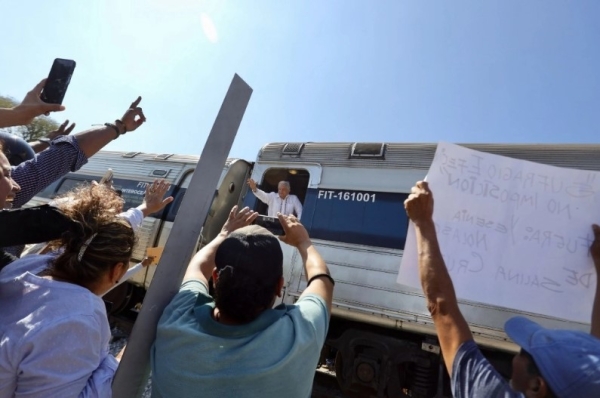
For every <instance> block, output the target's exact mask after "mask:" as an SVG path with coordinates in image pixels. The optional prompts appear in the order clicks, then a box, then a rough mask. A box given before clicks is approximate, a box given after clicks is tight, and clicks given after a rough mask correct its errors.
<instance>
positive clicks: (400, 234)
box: [302, 189, 408, 249]
mask: <svg viewBox="0 0 600 398" xmlns="http://www.w3.org/2000/svg"><path fill="white" fill-rule="evenodd" d="M406 198H408V194H404V193H391V192H371V191H354V190H338V189H332V190H327V189H308V191H307V195H306V201H305V204H304V210H303V213H302V224H304V226H305V227H306V229H307V230H308V232H309V234H310V236H311V237H312V238H315V239H323V240H330V241H335V242H344V243H353V244H359V245H367V246H377V247H386V248H391V249H404V244H405V242H406V232H407V229H408V217H407V216H406V211H405V210H404V201H405V200H406Z"/></svg>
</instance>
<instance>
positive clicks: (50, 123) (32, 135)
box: [0, 95, 59, 141]
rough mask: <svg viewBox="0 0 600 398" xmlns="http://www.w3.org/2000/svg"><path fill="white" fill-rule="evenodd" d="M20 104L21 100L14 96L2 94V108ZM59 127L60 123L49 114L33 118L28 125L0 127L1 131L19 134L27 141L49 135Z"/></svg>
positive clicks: (0, 106)
mask: <svg viewBox="0 0 600 398" xmlns="http://www.w3.org/2000/svg"><path fill="white" fill-rule="evenodd" d="M18 104H19V102H18V101H16V100H15V99H14V98H11V97H5V96H1V95H0V108H13V107H15V106H17V105H18ZM58 127H59V125H58V123H57V122H56V121H55V120H54V119H52V118H50V117H48V116H40V117H36V118H35V119H33V121H32V122H31V123H29V124H28V125H26V126H17V127H8V128H3V129H0V131H4V132H8V133H11V134H15V135H18V136H19V137H22V138H23V139H24V140H25V141H34V140H36V139H38V138H41V137H44V136H46V135H48V133H50V132H51V131H55V130H58Z"/></svg>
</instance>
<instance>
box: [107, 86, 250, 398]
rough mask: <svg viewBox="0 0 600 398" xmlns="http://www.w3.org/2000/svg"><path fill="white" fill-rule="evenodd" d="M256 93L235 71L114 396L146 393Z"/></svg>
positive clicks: (126, 397) (115, 384)
mask: <svg viewBox="0 0 600 398" xmlns="http://www.w3.org/2000/svg"><path fill="white" fill-rule="evenodd" d="M251 95H252V88H251V87H250V86H248V84H246V82H244V80H242V78H240V77H239V76H238V75H237V74H236V75H234V77H233V80H232V82H231V85H230V86H229V90H228V91H227V94H226V95H225V100H224V101H223V104H222V105H221V109H220V110H219V114H218V115H217V118H216V120H215V123H214V124H213V127H212V129H211V131H210V135H209V136H208V139H207V140H206V144H205V145H204V148H203V150H202V155H201V156H200V161H199V162H198V165H197V167H196V169H195V171H194V175H193V176H192V180H191V181H190V186H189V188H188V189H187V192H186V194H185V196H184V198H183V202H182V203H181V207H180V208H179V211H178V212H177V217H176V218H175V223H174V224H173V229H172V230H171V234H170V235H169V239H168V240H167V244H166V245H165V250H164V252H163V255H162V256H161V259H160V263H159V264H158V266H157V269H156V273H155V274H154V278H153V279H152V284H151V285H150V288H149V289H148V292H147V293H146V297H145V298H144V303H143V305H142V310H141V311H140V313H139V315H138V317H137V320H136V322H135V324H134V326H133V330H132V332H131V335H130V336H129V340H128V342H127V347H126V348H125V352H124V354H123V359H122V360H121V363H120V365H119V368H118V369H117V373H116V375H115V378H114V381H113V386H112V387H113V397H114V398H132V397H140V396H141V395H142V393H143V391H144V387H145V386H146V383H147V380H148V376H149V373H150V349H151V347H152V344H153V342H154V339H155V338H156V326H157V324H158V320H159V318H160V316H161V315H162V313H163V310H164V309H165V307H166V306H167V305H168V304H169V302H170V301H171V299H172V298H173V296H175V294H176V293H177V291H178V290H179V286H180V285H181V281H182V280H183V275H184V274H185V270H186V268H187V266H188V263H189V262H190V260H191V257H192V254H193V252H194V250H195V249H196V245H197V243H198V238H199V236H200V231H201V229H202V225H203V224H204V222H205V220H206V218H207V216H208V211H209V209H210V206H211V204H212V200H213V196H214V192H215V189H216V188H217V184H218V183H219V177H220V176H221V172H222V171H223V167H224V165H225V162H226V160H227V156H228V155H229V151H230V150H231V146H232V145H233V140H234V139H235V136H236V134H237V131H238V128H239V126H240V124H241V122H242V118H243V117H244V112H245V111H246V107H247V106H248V102H249V101H250V96H251Z"/></svg>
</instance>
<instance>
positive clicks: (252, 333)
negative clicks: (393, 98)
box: [0, 81, 600, 398]
mask: <svg viewBox="0 0 600 398" xmlns="http://www.w3.org/2000/svg"><path fill="white" fill-rule="evenodd" d="M43 84H44V82H43V81H42V82H40V84H38V85H37V86H36V87H35V88H34V89H33V90H32V91H31V92H29V93H28V94H27V95H26V96H25V98H24V100H23V101H22V103H21V104H19V105H18V106H16V107H15V108H12V109H0V127H8V126H17V125H22V124H26V123H28V122H30V121H31V120H32V119H33V118H35V117H37V116H39V115H43V114H46V113H48V112H58V111H61V110H62V109H64V108H63V107H62V106H60V105H53V104H46V103H44V102H42V101H41V99H40V92H41V90H42V88H43ZM140 102H141V98H138V99H136V100H135V101H134V102H133V103H132V104H131V105H130V106H129V107H128V109H127V110H126V111H125V113H124V114H123V116H122V117H121V118H120V119H117V120H116V121H114V123H112V122H111V123H106V124H105V125H104V126H103V127H99V128H93V129H90V130H87V131H83V132H80V133H77V134H74V135H71V134H70V133H71V131H72V130H73V127H74V126H69V124H68V122H65V123H64V124H63V125H62V126H61V127H60V129H59V130H58V131H57V132H55V133H53V135H52V136H51V137H47V138H48V139H42V140H39V141H36V142H35V143H32V144H27V143H25V144H24V143H23V142H21V141H19V140H18V139H15V138H14V137H4V138H3V139H2V140H0V145H1V147H0V209H1V210H0V247H2V249H1V252H0V267H1V271H0V330H1V338H0V396H1V397H13V396H14V397H110V396H111V383H112V380H113V377H114V374H115V371H116V369H117V367H118V365H119V359H120V356H121V355H122V352H121V353H120V354H118V355H117V356H116V357H115V356H112V355H110V354H109V350H108V343H109V339H110V328H109V324H108V320H107V314H106V307H105V304H104V302H103V300H102V296H103V295H104V294H106V292H108V291H109V290H111V289H112V288H114V286H116V285H117V284H119V283H122V282H123V281H124V280H126V279H127V278H128V277H129V276H130V273H131V269H130V267H129V264H130V260H131V258H132V253H133V249H134V246H135V244H136V230H137V229H138V228H139V227H140V225H141V222H142V220H143V218H144V217H146V216H148V215H149V214H152V213H154V212H156V211H159V210H161V209H162V208H164V207H165V206H166V205H168V204H169V203H170V202H171V201H172V200H173V198H172V197H165V195H166V193H167V191H168V188H169V186H168V184H167V183H165V182H164V181H160V180H157V181H155V182H154V183H152V184H149V186H148V188H147V189H146V194H145V197H144V202H143V203H142V204H141V205H140V206H138V207H137V208H133V209H128V210H127V211H123V210H124V209H123V204H124V202H123V199H122V198H121V196H120V195H119V193H118V192H117V191H116V190H115V189H114V188H113V187H112V186H111V185H110V184H103V183H101V184H98V183H91V184H87V185H83V186H80V187H77V188H75V189H73V190H72V191H70V192H67V193H65V194H64V195H63V196H61V197H58V198H55V199H54V200H53V201H52V202H51V203H50V204H48V205H43V206H36V207H30V208H22V206H23V205H24V204H25V203H27V202H28V201H29V200H30V199H31V198H32V197H33V196H34V195H35V194H36V193H38V192H40V191H41V190H43V189H44V188H45V187H47V186H48V185H49V184H51V183H52V182H54V181H55V180H57V179H58V178H60V177H61V176H63V175H65V174H67V173H69V172H71V171H76V170H78V169H79V168H81V167H82V166H83V165H84V164H85V163H86V162H87V161H88V159H89V158H90V157H91V156H93V155H94V154H95V153H96V152H98V151H99V150H100V149H101V148H102V147H104V146H105V145H106V144H108V143H109V142H111V141H112V140H114V139H118V138H119V137H120V136H121V135H122V134H126V133H131V132H134V131H136V130H137V129H138V128H139V127H140V126H142V125H143V124H144V122H145V121H146V119H145V116H144V113H143V111H142V108H141V107H140V106H139V105H140ZM248 185H249V186H250V188H251V189H252V191H253V192H254V194H255V195H256V197H257V198H259V199H260V200H261V201H263V202H265V203H266V204H268V206H269V215H271V216H275V217H277V218H278V219H279V222H280V223H281V225H282V228H283V231H284V234H283V235H282V236H279V237H276V236H274V235H273V234H272V233H270V232H269V231H267V230H266V229H264V228H262V227H259V226H257V225H252V223H253V221H254V220H255V219H256V218H257V216H258V214H257V213H256V212H254V211H252V210H250V209H249V208H243V209H238V208H237V206H236V207H234V208H233V209H231V212H230V214H229V217H228V219H227V221H226V222H225V224H224V225H223V227H222V230H221V233H220V234H219V235H218V236H217V237H216V238H215V239H214V240H213V241H212V242H210V243H209V244H208V245H206V246H204V247H203V248H202V249H201V250H200V251H198V253H196V254H195V255H194V257H193V258H192V260H191V261H190V263H189V265H188V268H187V272H186V273H185V276H184V279H183V282H182V284H181V287H180V289H179V291H178V293H177V294H176V295H175V296H174V298H173V299H172V301H171V302H170V303H169V305H168V306H167V307H166V308H165V310H164V312H163V313H162V316H161V318H160V320H159V323H158V326H157V337H156V340H155V342H154V344H153V346H152V351H151V366H152V372H153V377H152V393H153V396H155V397H189V396H197V395H201V396H204V397H228V396H231V397H255V396H256V397H258V396H261V397H262V396H287V397H304V398H305V397H308V396H310V394H311V389H312V381H313V378H314V371H315V368H316V365H317V363H318V361H319V356H320V353H321V350H322V347H323V345H324V343H325V338H326V335H327V330H328V327H329V319H330V316H331V307H332V300H333V291H334V285H335V281H334V279H333V277H332V275H331V274H330V272H329V270H328V267H327V265H326V264H325V262H324V261H323V258H322V257H321V256H320V254H319V252H318V251H317V250H316V248H315V247H314V245H313V244H312V242H311V239H310V237H309V234H308V233H307V231H306V229H305V228H304V227H303V225H302V224H301V222H300V221H299V219H300V217H301V213H302V205H301V204H300V202H299V201H298V199H297V198H296V197H295V196H293V195H290V186H289V183H287V182H285V181H282V182H280V183H279V187H278V192H277V193H274V192H273V193H265V192H263V191H261V190H260V189H258V188H257V186H256V183H255V182H254V181H253V180H249V181H248ZM405 208H406V211H407V214H408V216H409V218H410V219H411V221H412V222H413V223H414V225H415V230H416V234H417V245H418V253H419V272H420V276H421V281H422V286H423V291H424V293H425V297H426V300H427V305H428V308H429V310H430V312H431V317H432V319H433V322H434V324H435V327H436V330H437V333H438V338H439V341H440V345H441V350H442V355H443V359H444V361H445V364H446V368H447V369H448V372H449V374H450V377H451V383H452V391H453V394H454V396H457V397H513V396H514V397H523V396H525V397H597V396H600V294H598V292H597V294H596V301H595V303H594V309H593V314H592V318H591V324H592V330H591V333H590V334H587V333H583V332H576V331H569V330H549V329H544V328H542V327H541V326H539V325H537V324H535V323H534V322H532V321H530V320H528V319H526V318H521V317H518V318H514V319H511V320H509V321H508V322H507V324H506V333H507V334H508V335H509V336H510V337H511V338H512V339H513V340H514V342H515V343H517V344H518V345H519V346H520V347H521V348H522V349H521V352H520V353H519V354H517V355H516V356H515V358H514V360H513V373H512V378H511V380H510V382H508V381H506V380H504V379H503V378H502V377H501V376H500V374H499V373H498V372H496V371H495V370H494V369H493V367H492V366H491V364H490V363H489V362H488V361H487V360H486V359H485V357H484V356H483V355H482V354H481V352H480V351H479V348H478V347H477V345H476V344H475V343H474V340H473V336H472V334H471V331H470V330H469V326H468V324H467V323H466V321H465V319H464V317H463V316H462V314H461V312H460V309H459V306H458V303H457V299H456V295H455V292H454V288H453V285H452V281H451V279H450V276H449V274H448V271H447V269H446V266H445V264H444V260H443V258H442V255H441V252H440V248H439V245H438V242H437V236H436V230H435V225H434V223H433V219H432V216H433V194H432V192H431V191H430V189H429V187H428V186H427V183H425V182H419V183H417V185H416V186H415V187H414V188H413V191H412V194H411V195H410V196H409V198H408V199H407V201H406V202H405ZM292 213H296V215H293V214H292ZM401 227H402V226H400V225H399V228H401ZM593 231H594V234H595V240H594V243H593V244H592V247H591V248H590V250H591V256H592V258H593V260H594V264H595V265H596V269H597V271H599V272H600V227H598V226H596V225H594V226H593ZM280 241H281V242H283V243H284V244H287V245H291V246H293V247H294V248H295V249H296V250H297V251H298V253H299V255H300V256H301V258H302V261H303V265H304V274H305V275H306V279H307V285H306V288H305V290H304V292H303V293H302V295H301V296H300V297H299V298H298V300H297V301H296V303H295V304H293V305H287V304H280V305H277V306H275V302H276V299H277V297H281V296H282V290H283V287H284V283H285V281H284V277H283V261H284V258H283V251H282V248H281V245H280ZM26 244H40V245H41V246H40V247H41V250H39V251H37V252H35V253H32V252H28V253H26V254H25V255H23V247H24V245H26ZM209 282H212V285H213V287H214V292H213V293H212V294H211V292H210V291H209ZM599 289H600V287H599Z"/></svg>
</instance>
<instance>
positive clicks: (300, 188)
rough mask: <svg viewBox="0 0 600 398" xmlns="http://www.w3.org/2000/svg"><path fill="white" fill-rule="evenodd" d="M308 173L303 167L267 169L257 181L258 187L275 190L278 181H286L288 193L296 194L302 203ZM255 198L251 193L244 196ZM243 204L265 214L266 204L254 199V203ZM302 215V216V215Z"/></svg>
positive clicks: (268, 190) (306, 186)
mask: <svg viewBox="0 0 600 398" xmlns="http://www.w3.org/2000/svg"><path fill="white" fill-rule="evenodd" d="M309 180H310V174H309V172H308V171H306V170H304V169H291V168H273V169H269V170H267V171H266V172H265V174H264V175H263V178H262V181H260V182H259V181H257V183H258V187H259V188H260V189H261V190H263V191H265V192H267V193H268V192H277V187H278V185H279V181H288V182H289V183H290V187H291V191H290V194H292V195H296V196H297V197H298V199H299V200H300V203H302V205H304V201H305V199H306V193H307V189H308V182H309ZM246 197H247V198H248V197H250V198H252V199H255V196H254V195H252V194H251V193H250V194H249V195H247V196H246ZM245 205H248V206H250V207H251V208H253V209H254V210H255V211H257V212H259V213H260V214H267V209H268V206H267V204H265V203H263V202H261V201H260V200H258V199H256V200H255V202H254V205H252V204H251V202H245ZM303 217H304V216H303Z"/></svg>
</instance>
